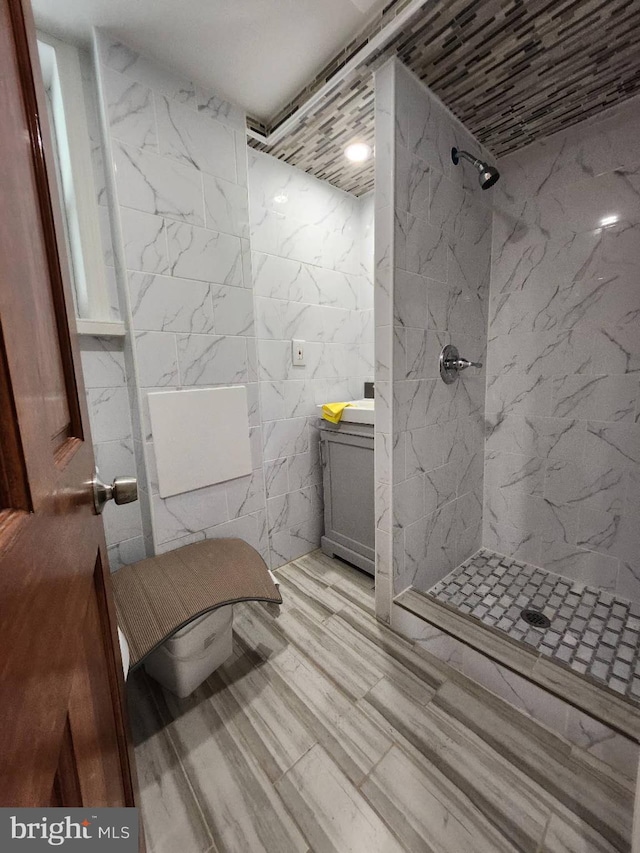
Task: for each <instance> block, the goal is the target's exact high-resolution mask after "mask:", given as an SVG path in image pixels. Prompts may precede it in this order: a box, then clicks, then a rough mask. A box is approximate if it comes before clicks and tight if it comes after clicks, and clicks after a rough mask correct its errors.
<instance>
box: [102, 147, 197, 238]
mask: <svg viewBox="0 0 640 853" xmlns="http://www.w3.org/2000/svg"><path fill="white" fill-rule="evenodd" d="M113 157H114V168H115V180H116V186H117V190H118V201H119V203H120V204H121V205H122V206H123V207H132V208H134V209H135V210H141V211H143V212H145V213H153V214H156V215H158V216H164V217H166V218H168V219H175V220H178V221H181V222H190V223H192V224H194V225H204V201H203V196H202V177H201V175H200V172H198V170H197V169H196V168H194V167H193V166H192V165H184V164H182V163H178V162H174V161H171V160H169V159H167V158H165V157H161V156H160V155H159V154H156V153H154V152H152V151H140V150H139V149H137V148H132V147H131V146H129V145H124V144H123V143H122V142H118V141H117V140H114V144H113Z"/></svg>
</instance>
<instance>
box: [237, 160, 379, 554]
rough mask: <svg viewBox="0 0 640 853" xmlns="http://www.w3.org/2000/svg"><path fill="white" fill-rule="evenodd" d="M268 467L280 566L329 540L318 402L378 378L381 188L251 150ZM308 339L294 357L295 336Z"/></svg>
mask: <svg viewBox="0 0 640 853" xmlns="http://www.w3.org/2000/svg"><path fill="white" fill-rule="evenodd" d="M249 200H250V229H251V249H252V261H253V281H254V295H255V319H256V336H257V339H258V375H259V387H260V406H261V412H262V438H263V448H262V449H263V458H264V478H265V487H266V496H267V519H268V530H269V542H270V550H271V565H272V567H273V568H275V567H277V566H279V565H282V564H284V563H287V562H289V561H290V560H293V559H295V558H296V557H299V556H301V555H302V554H305V553H307V552H308V551H311V550H313V549H314V548H317V547H318V545H319V543H320V535H321V533H322V527H323V518H322V512H323V507H322V478H321V470H320V464H319V452H318V431H317V419H318V410H317V408H316V407H317V406H318V405H319V404H322V403H325V402H336V401H342V400H348V399H357V398H361V397H362V396H363V393H364V382H365V380H371V379H372V378H373V284H372V278H371V275H372V264H373V245H372V241H373V198H372V197H369V198H365V199H357V198H355V197H354V196H351V195H349V194H347V193H344V192H342V191H341V190H338V189H336V188H335V187H332V186H331V185H330V184H327V183H326V182H324V181H319V180H317V179H316V178H314V177H312V176H310V175H307V174H305V173H304V172H301V171H300V170H298V169H295V168H293V167H291V166H289V165H287V164H286V163H282V162H281V161H279V160H276V159H275V158H273V157H271V156H269V155H267V154H262V153H260V152H256V151H252V150H250V151H249ZM293 339H296V340H303V341H305V354H306V364H305V365H304V366H294V365H293V363H292V357H291V346H292V340H293Z"/></svg>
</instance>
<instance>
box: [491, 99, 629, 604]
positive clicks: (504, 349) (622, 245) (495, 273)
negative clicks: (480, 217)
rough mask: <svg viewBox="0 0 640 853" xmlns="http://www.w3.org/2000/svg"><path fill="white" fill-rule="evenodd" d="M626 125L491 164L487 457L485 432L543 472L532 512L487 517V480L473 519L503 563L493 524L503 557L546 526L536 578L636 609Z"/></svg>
mask: <svg viewBox="0 0 640 853" xmlns="http://www.w3.org/2000/svg"><path fill="white" fill-rule="evenodd" d="M634 121H635V119H634V118H633V117H632V116H630V115H629V114H620V115H618V114H614V113H612V114H611V116H610V117H609V116H607V117H604V118H603V121H602V122H598V123H597V125H594V124H593V123H592V122H591V123H590V122H587V123H585V124H583V125H575V126H574V127H572V128H571V129H570V130H569V131H565V132H562V133H559V134H557V135H555V136H553V137H551V138H549V139H546V140H544V141H542V142H539V143H536V144H534V145H532V146H530V147H529V148H528V149H527V151H526V152H521V153H517V154H513V155H510V156H509V157H507V158H505V160H504V161H503V162H502V163H501V164H500V172H501V180H500V183H499V184H498V185H496V189H497V192H496V193H495V194H494V199H495V202H496V203H495V208H494V221H493V267H492V274H491V308H490V315H489V346H488V361H489V376H488V382H487V385H488V388H487V409H488V411H490V412H492V418H493V420H494V421H496V427H497V428H496V429H495V433H494V431H493V430H492V431H491V433H490V436H489V438H488V440H487V457H489V456H490V455H491V454H492V453H493V451H494V449H495V448H494V445H493V442H494V438H493V435H494V434H495V442H499V441H500V438H501V435H502V436H505V435H506V437H507V439H508V440H509V441H510V442H511V447H510V448H509V449H512V447H513V449H516V448H517V447H518V446H519V449H520V450H521V451H522V452H524V453H532V454H535V455H536V456H539V457H542V458H547V460H548V461H547V464H546V473H545V480H544V503H542V504H540V503H538V505H537V507H536V506H534V505H533V504H534V503H535V501H534V502H530V504H529V505H528V506H526V507H525V506H524V502H523V501H520V502H519V503H520V504H521V506H520V507H509V509H507V506H506V503H505V502H503V503H502V508H501V505H500V502H499V501H498V500H497V498H498V493H497V492H496V491H495V490H494V489H493V487H492V486H491V484H490V483H489V481H487V492H486V496H485V501H486V503H485V512H486V511H487V510H489V512H490V515H491V517H492V519H493V521H492V522H491V523H492V524H493V525H494V527H493V530H492V531H491V534H490V535H491V537H492V542H493V544H492V545H490V547H495V549H496V550H497V551H499V552H501V553H511V551H509V550H508V546H507V545H506V544H505V542H502V543H501V540H500V536H497V537H496V533H499V532H500V524H501V522H505V525H504V531H503V532H504V533H505V535H506V536H510V539H511V546H510V547H511V548H513V547H514V546H515V545H516V544H517V537H516V535H515V534H514V533H513V530H514V529H521V530H523V529H524V528H526V526H527V524H528V525H529V527H530V531H531V533H532V536H534V534H535V528H536V521H535V519H536V516H537V518H538V524H541V523H542V520H543V519H544V518H545V516H546V518H547V519H548V520H549V522H550V526H549V528H548V529H547V530H546V532H544V534H543V540H542V544H541V552H540V557H539V559H541V560H542V562H541V565H542V566H543V567H545V568H553V570H554V571H557V572H561V573H566V574H567V575H569V576H571V577H573V578H576V579H584V580H585V581H587V582H591V583H595V584H597V585H601V586H602V587H603V588H607V589H617V591H618V594H622V595H626V596H629V597H634V598H637V594H638V590H637V586H636V584H635V583H634V581H633V579H632V578H633V572H629V571H628V570H627V568H626V567H627V565H628V563H626V562H625V559H626V558H629V557H630V556H631V551H632V550H633V547H634V545H633V541H634V535H633V533H632V531H631V529H630V525H629V523H628V518H629V517H630V516H631V515H632V514H633V513H634V501H633V487H632V486H631V484H632V483H633V482H634V481H635V478H636V477H637V470H638V467H637V466H638V461H637V452H638V448H637V446H636V438H637V437H636V435H635V418H636V413H637V406H638V393H639V386H638V384H637V372H636V361H637V346H638V343H637V342H638V340H640V328H639V326H638V322H639V319H638V318H639V317H640V313H638V308H639V307H640V306H639V305H638V291H637V287H636V288H634V287H633V286H632V285H631V281H632V279H633V278H634V277H635V278H637V270H638V267H639V264H640V253H639V251H638V240H637V235H638V229H639V228H640V215H639V214H638V205H637V199H638V181H637V158H634V155H633V153H632V151H631V150H630V149H629V150H625V149H624V146H623V147H621V146H620V145H619V144H618V143H617V142H615V140H619V139H622V138H627V139H628V138H629V133H631V134H632V135H633V131H632V130H631V128H633V127H634V126H635V125H634ZM513 418H515V419H516V420H513ZM508 419H511V426H512V427H513V429H510V430H509V431H508V432H507V433H506V434H505V431H504V428H503V423H505V422H506V421H507V420H508ZM542 508H545V511H544V512H543V511H542ZM551 508H552V510H553V511H552V512H551ZM514 510H519V512H516V514H515V515H514ZM501 513H504V515H501ZM528 513H530V516H529V515H528ZM514 521H515V522H516V527H514V526H513V522H514ZM495 525H497V526H495ZM534 538H535V537H534ZM485 544H487V545H489V542H488V541H487V542H485ZM534 551H535V549H534ZM616 584H618V587H616Z"/></svg>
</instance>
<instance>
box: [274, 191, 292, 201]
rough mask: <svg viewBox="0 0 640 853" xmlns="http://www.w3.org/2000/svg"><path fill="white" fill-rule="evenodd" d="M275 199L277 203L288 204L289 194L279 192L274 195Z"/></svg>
mask: <svg viewBox="0 0 640 853" xmlns="http://www.w3.org/2000/svg"><path fill="white" fill-rule="evenodd" d="M273 200H274V201H275V203H276V204H286V203H287V202H288V201H289V196H288V195H285V193H278V194H277V195H274V197H273Z"/></svg>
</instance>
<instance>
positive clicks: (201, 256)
mask: <svg viewBox="0 0 640 853" xmlns="http://www.w3.org/2000/svg"><path fill="white" fill-rule="evenodd" d="M166 233H167V245H168V250H169V263H170V269H171V274H172V275H174V276H180V277H182V278H195V279H198V281H209V282H214V283H216V284H228V285H231V286H234V287H241V286H242V284H243V271H242V245H241V243H240V239H239V238H238V237H235V236H233V235H231V234H223V233H220V232H218V231H209V230H208V229H205V228H194V227H193V226H191V225H186V224H181V223H178V222H169V223H167V227H166Z"/></svg>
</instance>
